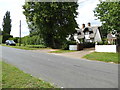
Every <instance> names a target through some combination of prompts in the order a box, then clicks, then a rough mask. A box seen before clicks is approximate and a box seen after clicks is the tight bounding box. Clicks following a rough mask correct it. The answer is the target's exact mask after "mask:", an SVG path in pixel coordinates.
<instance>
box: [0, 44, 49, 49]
mask: <svg viewBox="0 0 120 90" xmlns="http://www.w3.org/2000/svg"><path fill="white" fill-rule="evenodd" d="M2 46H7V47H12V48H18V49H24V50H38V49H46V48H47V47H45V46H43V45H26V46H23V45H21V46H18V45H16V46H9V45H5V44H2Z"/></svg>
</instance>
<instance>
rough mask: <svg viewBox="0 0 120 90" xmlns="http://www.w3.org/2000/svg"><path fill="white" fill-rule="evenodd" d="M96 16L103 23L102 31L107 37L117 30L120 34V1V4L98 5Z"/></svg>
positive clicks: (107, 3) (102, 3) (103, 3)
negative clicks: (109, 33)
mask: <svg viewBox="0 0 120 90" xmlns="http://www.w3.org/2000/svg"><path fill="white" fill-rule="evenodd" d="M94 13H95V16H97V17H98V19H100V21H101V22H102V28H103V29H102V30H103V33H104V34H105V35H106V34H107V33H108V32H109V31H112V30H117V32H118V33H119V32H120V28H119V26H120V1H119V2H102V1H101V2H100V4H98V5H97V7H96V9H95V11H94Z"/></svg>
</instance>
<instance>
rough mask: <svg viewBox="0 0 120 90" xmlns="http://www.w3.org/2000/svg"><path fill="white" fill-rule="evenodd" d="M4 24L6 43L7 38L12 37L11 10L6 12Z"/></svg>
mask: <svg viewBox="0 0 120 90" xmlns="http://www.w3.org/2000/svg"><path fill="white" fill-rule="evenodd" d="M2 26H3V43H4V42H5V40H7V39H9V38H10V37H12V36H11V35H10V32H11V19H10V12H9V11H7V12H6V13H5V16H4V18H3V23H2Z"/></svg>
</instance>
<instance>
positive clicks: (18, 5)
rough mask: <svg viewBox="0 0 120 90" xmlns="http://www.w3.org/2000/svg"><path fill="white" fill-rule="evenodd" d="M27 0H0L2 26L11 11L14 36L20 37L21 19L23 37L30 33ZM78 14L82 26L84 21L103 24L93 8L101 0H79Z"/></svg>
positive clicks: (94, 24)
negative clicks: (26, 9)
mask: <svg viewBox="0 0 120 90" xmlns="http://www.w3.org/2000/svg"><path fill="white" fill-rule="evenodd" d="M24 3H25V0H0V28H1V29H2V22H3V17H4V15H5V13H6V11H10V16H11V19H12V22H11V24H12V28H11V35H13V36H14V37H19V23H20V20H21V30H22V32H21V33H22V34H21V35H22V37H23V36H26V35H29V29H28V26H27V23H26V18H25V16H24V14H23V9H22V5H24ZM78 4H79V7H78V10H77V11H78V13H79V14H78V16H77V18H76V21H77V23H78V25H79V27H80V28H81V25H82V24H83V23H84V24H86V25H87V23H88V22H90V23H91V25H92V26H96V25H97V26H98V25H101V23H100V21H99V20H95V19H96V17H95V16H94V13H93V10H94V9H95V7H96V6H97V4H99V0H78Z"/></svg>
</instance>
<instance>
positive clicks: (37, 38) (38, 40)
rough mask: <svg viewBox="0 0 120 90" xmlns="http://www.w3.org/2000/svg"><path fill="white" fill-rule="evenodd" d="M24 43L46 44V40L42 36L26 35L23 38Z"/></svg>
mask: <svg viewBox="0 0 120 90" xmlns="http://www.w3.org/2000/svg"><path fill="white" fill-rule="evenodd" d="M22 44H23V45H41V44H42V45H44V42H43V40H42V38H40V36H37V35H36V36H32V37H30V36H25V37H23V38H22Z"/></svg>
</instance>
